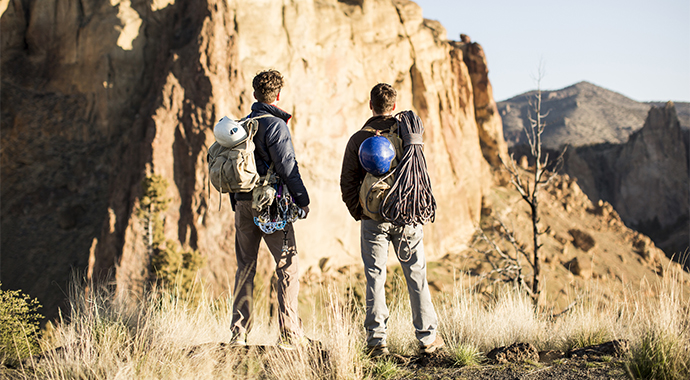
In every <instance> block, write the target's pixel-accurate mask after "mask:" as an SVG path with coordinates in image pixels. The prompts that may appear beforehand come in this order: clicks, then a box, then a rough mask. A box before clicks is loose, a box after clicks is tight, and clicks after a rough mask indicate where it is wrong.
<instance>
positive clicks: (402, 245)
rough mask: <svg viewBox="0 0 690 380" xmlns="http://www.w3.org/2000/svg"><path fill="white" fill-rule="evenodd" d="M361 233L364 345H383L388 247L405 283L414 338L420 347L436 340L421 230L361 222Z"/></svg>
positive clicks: (436, 322)
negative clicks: (363, 287) (397, 261)
mask: <svg viewBox="0 0 690 380" xmlns="http://www.w3.org/2000/svg"><path fill="white" fill-rule="evenodd" d="M361 231H362V236H361V244H362V261H363V262H364V274H365V276H366V279H367V287H366V289H367V291H366V293H367V298H366V310H367V313H366V318H365V319H364V328H365V329H366V333H367V345H368V346H371V347H373V346H377V345H384V344H386V335H387V334H386V333H387V331H386V322H388V307H387V306H386V269H387V267H386V262H387V261H388V246H389V244H391V243H392V244H393V249H394V250H395V252H396V254H397V256H398V258H399V260H400V266H401V267H402V270H403V274H404V275H405V281H406V282H407V292H408V293H409V295H410V309H411V311H412V325H413V326H414V330H415V337H416V338H417V340H418V341H419V343H420V344H422V345H428V344H431V343H432V342H433V341H434V340H435V339H436V333H437V328H438V318H437V316H436V310H434V304H433V303H432V302H431V293H430V291H429V284H428V283H427V279H426V259H425V257H424V241H423V238H424V230H423V229H422V226H416V227H412V226H405V227H398V226H394V225H393V224H391V223H388V222H377V221H375V220H371V219H362V222H361Z"/></svg>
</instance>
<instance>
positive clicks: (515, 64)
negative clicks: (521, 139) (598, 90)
mask: <svg viewBox="0 0 690 380" xmlns="http://www.w3.org/2000/svg"><path fill="white" fill-rule="evenodd" d="M414 1H415V2H416V3H417V4H419V5H420V6H421V7H422V9H423V11H424V17H425V18H429V19H434V20H438V21H440V22H441V23H442V24H443V26H444V27H445V28H446V30H447V31H448V38H449V39H452V40H459V39H460V33H464V34H467V35H468V36H470V38H472V41H474V42H478V43H479V44H481V45H482V46H483V47H484V51H485V52H486V56H487V59H488V61H489V80H491V83H492V85H493V88H494V97H495V99H496V100H497V101H501V100H505V99H508V98H510V97H512V96H515V95H518V94H521V93H523V92H526V91H528V90H532V89H535V88H536V80H535V79H536V74H537V69H538V68H539V65H540V61H541V62H542V66H543V67H544V72H545V75H544V77H543V79H542V81H541V87H542V89H545V90H555V89H561V88H563V87H567V86H569V85H571V84H575V83H577V82H580V81H588V82H591V83H593V84H596V85H598V86H601V87H604V88H607V89H609V90H613V91H616V92H618V93H621V94H623V95H625V96H627V97H629V98H632V99H634V100H637V101H656V100H658V101H666V100H675V101H684V102H690V0H655V1H649V0H644V1H642V0H598V1H596V0H577V1H574V0H572V1H563V0H561V1H555V0H551V1H547V0H484V1H482V0H414Z"/></svg>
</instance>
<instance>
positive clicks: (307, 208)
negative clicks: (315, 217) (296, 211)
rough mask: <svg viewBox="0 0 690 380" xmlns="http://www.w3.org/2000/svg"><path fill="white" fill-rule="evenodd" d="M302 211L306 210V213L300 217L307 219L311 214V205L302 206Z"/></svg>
mask: <svg viewBox="0 0 690 380" xmlns="http://www.w3.org/2000/svg"><path fill="white" fill-rule="evenodd" d="M302 211H304V214H303V216H301V217H300V219H307V215H309V206H304V207H302Z"/></svg>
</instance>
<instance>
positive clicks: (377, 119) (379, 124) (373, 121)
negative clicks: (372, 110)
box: [362, 115, 398, 130]
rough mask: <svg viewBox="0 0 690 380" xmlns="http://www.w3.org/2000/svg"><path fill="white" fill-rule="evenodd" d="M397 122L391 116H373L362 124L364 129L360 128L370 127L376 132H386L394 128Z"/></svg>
mask: <svg viewBox="0 0 690 380" xmlns="http://www.w3.org/2000/svg"><path fill="white" fill-rule="evenodd" d="M397 121H398V119H396V118H395V116H393V115H380V116H373V117H371V118H369V120H367V122H366V123H364V127H362V128H365V127H372V128H374V129H378V130H386V129H390V128H391V127H392V126H394V125H395V123H396V122H397Z"/></svg>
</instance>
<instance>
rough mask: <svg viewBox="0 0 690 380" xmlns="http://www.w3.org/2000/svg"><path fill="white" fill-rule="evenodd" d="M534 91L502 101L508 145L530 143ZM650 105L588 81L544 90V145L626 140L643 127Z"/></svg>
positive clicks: (576, 144) (553, 146) (502, 114)
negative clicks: (528, 131)
mask: <svg viewBox="0 0 690 380" xmlns="http://www.w3.org/2000/svg"><path fill="white" fill-rule="evenodd" d="M534 94H535V92H534V91H531V92H527V93H524V94H521V95H518V96H515V97H513V98H510V99H508V100H505V101H502V102H500V103H498V109H499V112H500V114H501V117H502V119H503V130H504V136H505V139H506V142H507V143H508V146H514V145H519V144H523V143H526V140H525V137H524V133H523V132H522V129H523V126H528V125H529V111H530V109H531V107H530V105H529V101H530V100H532V99H533V98H534ZM649 108H650V105H648V104H645V103H639V102H636V101H634V100H632V99H629V98H627V97H625V96H623V95H621V94H619V93H616V92H613V91H610V90H607V89H604V88H602V87H599V86H596V85H593V84H591V83H588V82H580V83H577V84H574V85H572V86H569V87H566V88H564V89H561V90H556V91H542V110H543V112H544V113H545V112H548V116H547V117H546V118H545V120H544V122H545V123H546V125H547V128H546V130H545V131H544V135H543V141H544V146H546V147H547V148H551V149H557V148H559V147H560V146H561V145H563V144H569V145H571V146H583V145H590V144H598V143H605V142H608V143H622V142H625V141H626V140H627V138H628V136H629V135H630V134H631V133H632V132H634V131H636V130H638V129H640V128H642V124H644V119H645V116H646V115H647V111H649Z"/></svg>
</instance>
